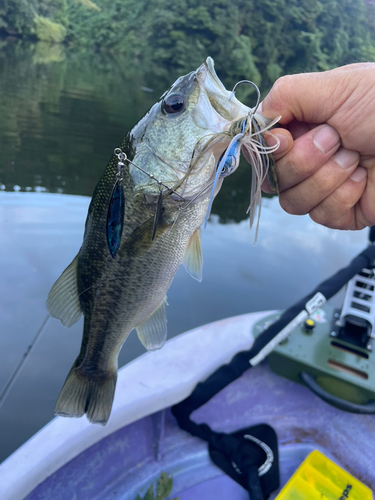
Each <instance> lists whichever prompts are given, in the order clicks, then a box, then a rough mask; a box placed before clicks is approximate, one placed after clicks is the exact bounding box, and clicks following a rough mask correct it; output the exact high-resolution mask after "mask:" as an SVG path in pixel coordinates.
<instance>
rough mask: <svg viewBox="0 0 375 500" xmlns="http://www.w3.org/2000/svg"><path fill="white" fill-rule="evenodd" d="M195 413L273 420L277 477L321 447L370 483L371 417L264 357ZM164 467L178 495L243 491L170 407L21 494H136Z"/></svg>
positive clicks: (232, 422)
mask: <svg viewBox="0 0 375 500" xmlns="http://www.w3.org/2000/svg"><path fill="white" fill-rule="evenodd" d="M193 416H194V420H196V421H197V422H207V423H209V425H211V426H212V428H213V429H215V430H220V431H225V432H232V431H235V430H237V429H241V428H245V427H248V426H250V425H255V424H257V423H260V422H265V423H268V424H270V425H272V426H273V427H274V428H275V430H276V432H277V435H278V438H279V450H280V471H281V483H282V484H284V483H285V482H286V481H287V479H288V478H289V477H290V475H291V474H292V473H293V472H294V470H295V469H296V468H297V466H298V465H299V463H300V462H301V461H302V460H303V459H304V458H305V456H306V455H307V454H308V453H309V452H310V451H312V450H313V449H320V450H321V451H323V453H325V454H327V455H328V456H329V457H330V458H332V459H333V460H334V461H336V462H337V463H339V464H340V465H341V466H342V467H344V468H345V469H347V470H348V471H349V472H351V473H352V474H353V475H354V476H356V477H357V478H358V479H360V480H361V481H363V482H364V483H365V484H367V485H368V486H369V487H370V488H371V489H374V488H375V471H374V461H375V459H374V454H375V453H374V452H375V441H374V436H375V417H374V416H371V415H356V414H350V413H345V412H343V411H341V410H338V409H336V408H333V407H331V406H329V405H328V404H326V403H325V402H323V401H321V400H319V399H317V398H316V397H315V396H314V395H313V394H312V393H310V392H309V391H308V390H307V389H306V388H305V387H303V386H302V385H299V384H296V383H294V382H292V381H289V380H286V379H283V378H281V377H279V376H277V375H275V374H274V373H272V372H271V371H270V370H269V368H268V366H267V364H262V365H260V366H258V367H256V368H254V369H252V370H249V371H248V372H247V373H245V374H244V375H243V376H242V377H241V378H240V379H238V380H237V381H235V382H234V383H232V384H231V385H230V386H228V387H227V388H226V389H224V390H223V391H222V392H221V393H220V394H218V395H216V396H215V397H214V398H213V399H212V400H211V401H210V402H209V403H208V404H206V405H205V406H204V407H202V408H200V409H199V410H198V411H197V412H195V414H194V415H193ZM161 471H165V472H167V473H168V474H169V475H172V476H173V479H174V486H173V491H172V495H171V496H180V499H181V500H192V499H194V500H203V499H204V500H211V499H212V500H214V499H215V500H221V499H223V500H224V499H228V498H230V499H231V500H242V499H244V500H245V499H248V493H247V492H246V491H245V490H243V489H242V488H241V487H240V486H239V485H237V484H236V483H234V482H233V481H232V480H231V479H230V478H227V477H225V476H224V475H223V474H222V472H221V471H220V469H218V468H216V467H215V466H214V465H213V464H212V463H211V462H210V460H209V456H208V452H207V445H206V444H205V443H204V442H202V441H201V440H199V439H197V438H194V437H192V436H190V435H189V434H187V433H185V432H184V431H181V430H180V429H179V428H178V426H177V424H176V422H175V419H174V417H173V416H172V414H171V413H170V410H169V409H168V410H165V411H162V412H158V413H156V414H154V415H151V416H149V417H145V418H143V419H141V420H139V421H137V422H134V423H133V424H130V425H128V426H126V427H124V428H122V429H119V430H118V431H116V432H114V433H113V434H112V435H110V436H108V437H106V438H104V439H102V440H101V441H100V442H98V443H96V444H95V445H93V446H91V447H90V448H89V449H87V450H86V451H84V452H83V453H81V454H80V455H79V456H77V457H76V458H74V459H73V460H71V461H70V462H68V463H67V464H66V465H65V466H63V467H62V468H61V469H59V470H58V471H57V472H56V473H54V474H53V475H52V476H50V477H49V478H47V479H46V480H45V481H44V482H43V483H41V484H40V485H39V486H37V487H36V488H35V489H34V490H33V491H32V492H31V493H30V494H29V495H28V496H27V497H26V499H27V500H47V499H48V500H50V499H52V498H53V500H68V499H69V500H73V499H77V500H99V499H101V500H104V499H105V500H107V499H115V498H121V499H122V500H135V498H136V496H137V494H138V493H140V494H144V492H145V491H146V489H147V488H148V487H149V485H150V484H151V483H155V482H156V481H157V478H158V477H159V475H160V472H161ZM273 497H274V495H273ZM26 499H25V500H26Z"/></svg>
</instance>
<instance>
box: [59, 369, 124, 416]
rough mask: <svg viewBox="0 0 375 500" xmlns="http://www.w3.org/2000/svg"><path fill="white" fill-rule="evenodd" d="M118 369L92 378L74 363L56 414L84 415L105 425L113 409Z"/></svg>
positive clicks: (60, 396) (62, 391)
mask: <svg viewBox="0 0 375 500" xmlns="http://www.w3.org/2000/svg"><path fill="white" fill-rule="evenodd" d="M116 381H117V371H115V372H114V373H113V372H111V373H108V374H107V375H106V376H101V377H100V378H99V377H97V378H92V376H88V374H87V373H86V372H85V371H84V370H82V369H80V368H77V367H76V364H74V365H73V367H72V369H71V370H70V372H69V373H68V376H67V377H66V380H65V383H64V385H63V388H62V389H61V392H60V395H59V398H58V400H57V403H56V407H55V415H60V416H62V417H82V415H84V414H85V413H86V414H87V418H88V420H89V421H90V422H92V423H94V424H101V425H105V424H106V423H107V422H108V419H109V415H110V414H111V410H112V403H113V398H114V395H115V388H116Z"/></svg>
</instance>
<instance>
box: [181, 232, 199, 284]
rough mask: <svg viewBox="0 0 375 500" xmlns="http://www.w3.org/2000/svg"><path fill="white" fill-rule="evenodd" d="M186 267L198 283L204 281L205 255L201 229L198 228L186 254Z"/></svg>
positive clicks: (191, 238)
mask: <svg viewBox="0 0 375 500" xmlns="http://www.w3.org/2000/svg"><path fill="white" fill-rule="evenodd" d="M184 266H185V269H186V271H187V272H188V273H189V274H190V276H191V277H192V278H194V279H196V280H197V281H199V282H201V281H202V271H203V253H202V244H201V228H198V229H197V230H196V231H194V233H193V234H192V236H191V237H190V241H189V244H188V247H187V250H186V253H185V259H184Z"/></svg>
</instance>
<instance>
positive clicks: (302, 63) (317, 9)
mask: <svg viewBox="0 0 375 500" xmlns="http://www.w3.org/2000/svg"><path fill="white" fill-rule="evenodd" d="M373 9H374V6H373V4H372V3H371V2H370V1H369V2H367V3H366V2H365V1H364V0H321V1H319V0H262V1H261V2H259V1H257V0H174V1H173V2H171V1H166V0H95V3H94V2H93V1H91V0H3V7H0V33H1V35H2V36H3V37H12V38H15V39H17V38H21V39H34V40H40V41H44V42H46V43H54V44H64V45H65V46H67V47H73V48H77V49H79V50H91V49H94V50H97V51H105V52H109V53H112V54H114V55H116V56H119V55H121V56H126V59H127V60H128V61H132V60H134V61H140V60H141V63H142V65H143V66H144V67H146V66H147V67H152V68H153V71H154V73H155V74H156V76H157V77H159V78H160V77H161V78H162V77H163V76H164V77H165V78H166V79H170V75H171V73H172V74H177V73H184V72H186V71H190V70H192V69H193V68H196V67H197V66H198V65H199V64H200V63H201V62H202V61H203V60H204V59H205V57H206V56H207V55H211V56H212V57H213V58H214V59H215V62H216V66H217V67H218V68H220V72H221V74H222V75H225V77H226V78H229V79H230V80H231V81H233V80H235V79H240V78H243V77H246V78H250V79H252V80H253V81H255V82H256V83H258V84H260V85H262V87H263V89H264V88H268V87H269V86H270V85H271V84H272V82H273V81H274V80H275V79H276V78H277V77H278V76H280V75H282V74H286V73H293V72H298V71H314V70H325V69H328V68H331V67H334V66H338V65H341V64H345V63H349V62H356V61H367V60H375V28H374V15H373ZM168 76H169V78H168Z"/></svg>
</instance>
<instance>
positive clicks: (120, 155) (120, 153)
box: [114, 148, 185, 201]
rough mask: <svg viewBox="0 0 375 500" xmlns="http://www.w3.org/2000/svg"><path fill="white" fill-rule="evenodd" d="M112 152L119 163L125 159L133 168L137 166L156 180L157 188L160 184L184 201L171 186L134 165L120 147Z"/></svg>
mask: <svg viewBox="0 0 375 500" xmlns="http://www.w3.org/2000/svg"><path fill="white" fill-rule="evenodd" d="M114 154H115V155H116V156H117V158H118V159H119V160H120V161H119V164H120V162H124V161H127V162H128V163H130V164H131V165H133V166H134V167H135V168H137V169H138V170H140V171H141V172H142V173H144V174H145V175H147V176H148V177H149V178H150V179H152V180H154V181H155V182H157V184H158V185H159V188H160V187H161V186H163V187H164V188H166V189H167V191H170V192H171V193H173V194H175V195H176V196H178V197H179V198H180V199H181V200H182V201H185V198H184V197H183V196H181V195H180V194H178V193H177V192H176V191H175V190H174V189H172V188H171V187H169V186H167V185H166V184H164V183H163V182H162V181H159V180H158V179H156V177H155V176H154V175H153V174H149V173H148V172H146V170H143V168H142V167H140V166H138V165H136V164H135V163H133V162H132V161H131V160H129V158H128V157H127V155H126V153H124V152H123V151H122V149H120V148H116V149H115V150H114Z"/></svg>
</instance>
